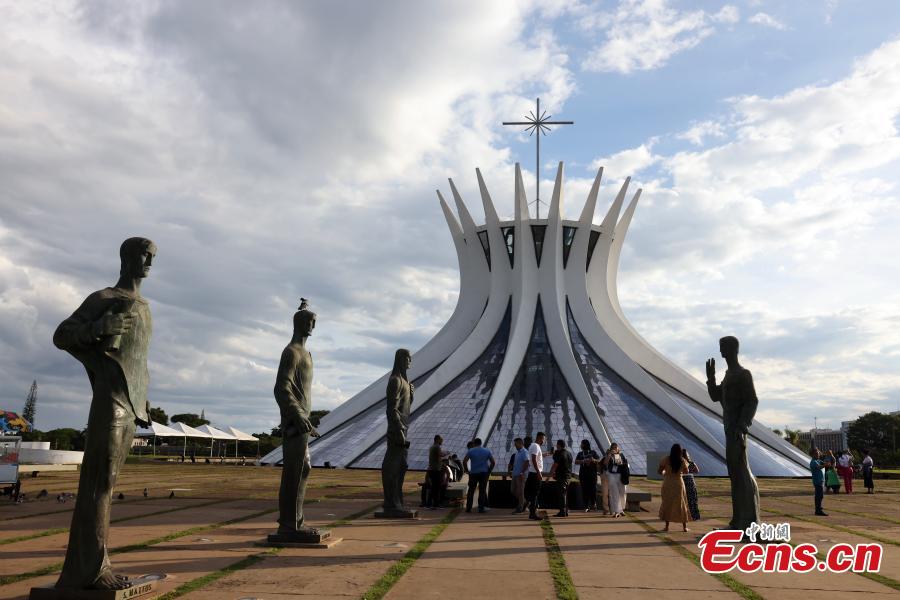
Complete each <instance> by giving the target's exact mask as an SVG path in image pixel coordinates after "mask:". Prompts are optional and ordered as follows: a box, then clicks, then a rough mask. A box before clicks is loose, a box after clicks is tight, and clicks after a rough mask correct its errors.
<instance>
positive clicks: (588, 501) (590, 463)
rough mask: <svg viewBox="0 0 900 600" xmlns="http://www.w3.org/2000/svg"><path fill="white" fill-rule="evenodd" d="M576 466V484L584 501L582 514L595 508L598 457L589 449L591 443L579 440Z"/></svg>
mask: <svg viewBox="0 0 900 600" xmlns="http://www.w3.org/2000/svg"><path fill="white" fill-rule="evenodd" d="M575 464H576V465H578V467H579V469H578V483H579V484H580V485H581V497H582V498H583V499H584V512H589V511H590V510H591V509H592V508H593V509H595V510H599V509H598V508H597V467H598V465H599V464H600V455H599V454H597V452H596V451H595V450H593V449H591V442H590V441H588V440H581V451H580V452H579V453H578V454H577V455H576V456H575Z"/></svg>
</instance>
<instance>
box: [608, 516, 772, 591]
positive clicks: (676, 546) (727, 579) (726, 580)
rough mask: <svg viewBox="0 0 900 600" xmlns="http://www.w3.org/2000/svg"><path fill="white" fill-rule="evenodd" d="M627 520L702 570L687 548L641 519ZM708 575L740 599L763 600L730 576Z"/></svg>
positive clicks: (696, 557)
mask: <svg viewBox="0 0 900 600" xmlns="http://www.w3.org/2000/svg"><path fill="white" fill-rule="evenodd" d="M626 514H627V513H626ZM628 518H629V519H631V520H632V521H634V522H635V523H637V524H638V525H640V526H641V527H643V528H644V529H646V530H647V531H649V532H650V533H652V534H653V535H655V536H656V537H657V538H659V539H661V540H662V541H663V542H665V543H666V545H668V546H669V547H670V548H672V549H673V550H675V551H676V552H678V553H679V554H680V555H682V556H683V557H685V558H686V559H688V560H689V561H691V562H692V563H694V564H695V565H696V566H697V568H698V569H700V570H701V571H702V570H703V567H701V566H700V557H699V556H697V555H696V554H694V553H693V552H691V551H690V550H688V549H687V548H685V547H684V546H682V545H681V544H680V543H679V542H677V541H675V540H674V539H672V538H671V537H669V536H668V535H666V534H665V533H663V532H662V531H660V530H658V529H656V528H654V527H653V526H652V525H650V524H648V523H645V522H644V521H642V520H641V519H638V518H637V517H635V516H632V515H628ZM703 572H704V573H706V571H703ZM708 575H710V576H712V577H715V578H716V579H718V580H719V581H721V582H722V583H723V584H725V585H726V586H727V587H728V588H729V589H730V590H731V591H733V592H734V593H736V594H738V595H739V596H740V597H741V598H746V599H747V600H765V599H764V598H763V597H762V596H760V595H759V594H758V593H756V591H755V590H754V589H753V588H752V587H750V586H749V585H746V584H743V583H741V582H740V581H738V580H737V579H735V578H734V577H732V576H731V575H728V574H726V573H716V574H713V573H708Z"/></svg>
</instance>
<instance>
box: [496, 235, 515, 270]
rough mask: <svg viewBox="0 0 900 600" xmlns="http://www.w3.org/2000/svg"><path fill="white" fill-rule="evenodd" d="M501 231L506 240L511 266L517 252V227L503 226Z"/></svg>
mask: <svg viewBox="0 0 900 600" xmlns="http://www.w3.org/2000/svg"><path fill="white" fill-rule="evenodd" d="M500 231H501V232H502V233H503V240H504V241H505V242H506V253H507V254H508V255H509V266H510V267H512V266H513V257H514V256H515V254H516V228H515V227H501V228H500Z"/></svg>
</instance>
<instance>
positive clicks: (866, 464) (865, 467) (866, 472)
mask: <svg viewBox="0 0 900 600" xmlns="http://www.w3.org/2000/svg"><path fill="white" fill-rule="evenodd" d="M862 453H863V459H862V475H863V484H864V485H865V486H866V489H867V490H868V491H867V492H866V493H867V494H874V493H875V480H874V478H873V477H872V471H874V470H875V461H873V460H872V456H871V455H870V454H869V451H868V449H866V450H863V451H862Z"/></svg>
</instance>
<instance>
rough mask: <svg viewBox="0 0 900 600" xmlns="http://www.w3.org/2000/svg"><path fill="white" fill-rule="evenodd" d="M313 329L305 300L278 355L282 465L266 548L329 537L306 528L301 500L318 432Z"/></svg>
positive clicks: (301, 302) (277, 396)
mask: <svg viewBox="0 0 900 600" xmlns="http://www.w3.org/2000/svg"><path fill="white" fill-rule="evenodd" d="M315 326H316V314H315V313H314V312H312V311H311V310H309V308H308V303H307V301H306V299H305V298H301V299H300V307H299V308H298V309H297V312H296V313H294V334H293V336H292V337H291V341H290V343H289V344H288V345H287V346H285V348H284V351H283V352H282V353H281V362H280V363H279V364H278V374H277V375H276V377H275V401H276V402H277V403H278V409H279V411H280V412H281V435H282V440H281V442H282V446H281V449H282V452H283V456H284V459H283V462H282V469H281V488H280V489H279V491H278V509H279V514H278V532H277V533H276V534H274V535H270V536H269V538H268V540H269V542H270V543H273V544H279V543H299V544H306V543H309V544H316V543H319V542H321V541H322V539H323V538H325V537H328V536H329V533H328V532H327V531H325V530H320V529H317V528H315V527H308V526H306V525H304V522H303V521H304V519H303V499H304V496H305V495H306V483H307V481H308V480H309V473H310V470H311V467H310V460H309V442H310V438H315V437H319V432H318V431H316V428H315V427H313V425H312V423H311V422H310V420H309V417H310V414H311V413H312V376H313V362H312V355H311V354H310V353H309V350H307V349H306V340H307V339H308V338H309V336H310V335H312V331H313V329H314V328H315Z"/></svg>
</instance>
